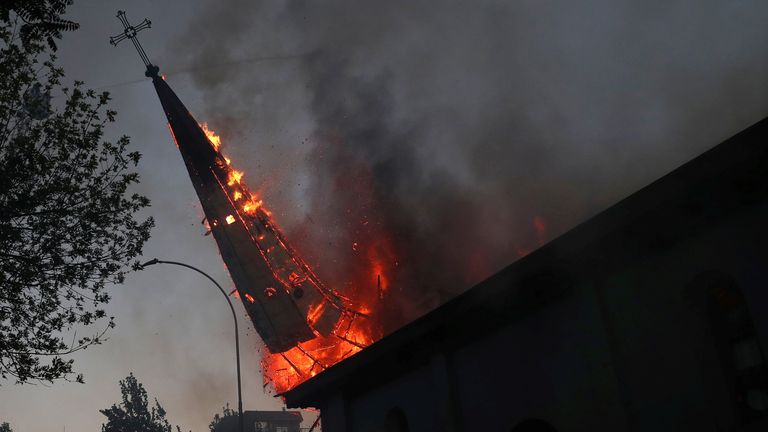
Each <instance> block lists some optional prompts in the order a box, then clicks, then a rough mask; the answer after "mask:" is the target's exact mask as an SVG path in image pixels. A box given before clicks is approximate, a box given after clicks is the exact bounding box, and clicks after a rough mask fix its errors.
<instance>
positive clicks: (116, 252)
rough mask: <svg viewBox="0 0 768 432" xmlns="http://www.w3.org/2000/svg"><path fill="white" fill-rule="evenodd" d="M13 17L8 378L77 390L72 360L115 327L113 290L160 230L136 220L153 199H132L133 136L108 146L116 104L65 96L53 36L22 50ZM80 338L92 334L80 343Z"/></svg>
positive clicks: (5, 189) (6, 245)
mask: <svg viewBox="0 0 768 432" xmlns="http://www.w3.org/2000/svg"><path fill="white" fill-rule="evenodd" d="M14 3H19V2H11V3H10V4H14ZM27 3H29V2H27ZM40 3H41V4H56V5H58V4H61V3H62V2H56V1H51V2H45V1H43V2H40ZM64 3H67V2H64ZM4 5H5V4H4ZM6 8H7V5H5V6H4V9H2V10H0V11H2V12H3V13H5V14H6V15H5V16H0V77H2V79H0V378H3V379H9V378H15V380H16V382H18V383H24V382H27V381H29V380H42V381H49V382H50V381H53V380H55V379H59V378H65V379H71V378H72V375H74V372H73V367H72V366H73V360H72V359H67V357H66V356H67V355H68V354H70V353H72V352H74V351H78V350H81V349H84V348H86V347H88V346H91V345H93V344H97V343H99V342H100V338H101V337H102V336H103V335H104V332H105V331H106V329H108V328H109V327H111V326H113V321H112V318H108V317H107V316H106V313H105V311H104V309H103V307H104V305H105V304H106V303H107V302H108V301H109V295H108V294H107V292H106V286H107V285H108V284H111V283H121V282H123V280H124V278H125V275H126V272H127V271H129V270H130V266H131V263H132V262H133V261H134V260H135V259H136V258H137V257H138V256H139V255H140V253H141V249H142V246H143V244H144V243H145V242H146V240H147V239H148V238H149V232H150V228H151V227H152V225H153V221H152V219H151V218H146V219H144V220H141V218H140V217H139V215H138V213H139V212H140V211H142V209H144V208H146V207H148V206H149V200H148V199H147V198H146V197H144V196H141V195H139V194H136V193H131V187H132V186H133V185H135V184H136V183H138V181H139V177H138V174H137V173H136V172H135V171H134V169H135V167H136V165H137V164H138V162H139V159H140V157H141V156H140V154H139V153H138V152H131V151H129V140H128V138H127V137H125V136H123V137H121V138H119V139H117V140H116V141H115V142H109V141H106V140H104V132H105V127H106V126H107V125H108V124H109V123H112V122H114V120H115V114H116V113H115V112H114V111H112V110H110V109H109V108H108V107H107V105H108V102H109V95H108V94H107V93H101V94H96V93H95V92H94V91H93V90H87V89H84V88H83V83H82V82H77V81H76V82H75V83H74V85H73V86H71V87H63V86H62V83H61V80H62V78H63V71H62V70H61V69H60V68H58V67H56V66H55V58H54V57H53V56H52V54H50V48H49V47H48V45H47V44H45V43H44V41H45V40H46V39H47V38H48V37H49V36H50V35H49V36H46V35H45V34H40V35H37V36H35V35H32V36H28V38H29V39H28V40H25V41H23V42H22V40H21V36H20V34H19V29H20V28H22V29H23V26H24V25H26V24H22V23H21V22H20V21H19V19H18V17H15V15H13V14H10V15H8V13H7V10H6ZM30 10H34V9H30ZM30 13H31V12H30ZM19 14H21V12H19ZM30 16H32V15H30ZM53 18H54V17H53V16H47V18H46V19H49V20H53ZM4 19H6V20H5V21H4ZM54 36H55V35H54ZM51 101H53V103H51ZM134 265H135V263H134ZM94 325H96V326H98V327H96V328H94ZM81 328H85V329H86V330H87V331H88V332H89V335H88V336H86V337H82V335H81V336H80V337H78V336H77V331H78V329H81ZM81 331H82V330H81ZM75 379H76V380H82V376H81V375H75Z"/></svg>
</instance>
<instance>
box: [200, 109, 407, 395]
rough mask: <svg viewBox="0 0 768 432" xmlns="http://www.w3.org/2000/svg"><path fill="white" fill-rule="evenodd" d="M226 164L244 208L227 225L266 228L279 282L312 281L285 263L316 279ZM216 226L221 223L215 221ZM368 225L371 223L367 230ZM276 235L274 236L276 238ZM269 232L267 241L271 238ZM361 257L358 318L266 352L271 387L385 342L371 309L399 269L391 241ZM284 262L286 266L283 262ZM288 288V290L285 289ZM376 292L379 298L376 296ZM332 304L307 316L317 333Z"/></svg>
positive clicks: (363, 249)
mask: <svg viewBox="0 0 768 432" xmlns="http://www.w3.org/2000/svg"><path fill="white" fill-rule="evenodd" d="M200 126H201V128H202V129H203V131H204V132H205V134H206V136H207V137H208V140H209V141H210V142H211V145H212V146H213V147H214V149H216V151H218V150H219V147H220V146H221V138H220V137H219V136H218V135H217V134H216V133H215V132H213V131H212V130H210V129H209V128H208V125H207V124H206V123H201V124H200ZM219 156H220V157H221V160H222V161H224V162H226V165H223V166H221V168H222V169H224V170H225V172H226V173H227V179H226V186H224V184H223V183H222V187H223V188H224V189H225V192H226V193H227V195H228V196H229V197H230V199H231V200H232V202H233V203H234V202H236V201H237V202H238V203H242V204H241V205H240V206H239V208H240V209H241V211H242V213H240V212H239V211H238V214H237V215H229V216H227V217H226V218H225V221H226V223H228V224H231V223H234V222H235V221H236V220H237V219H238V218H236V216H239V219H242V220H244V221H245V220H257V221H260V223H261V224H263V228H266V229H263V230H260V231H259V234H258V235H256V236H255V239H256V240H257V242H258V245H259V247H260V248H261V249H262V253H263V255H264V259H265V260H267V264H268V265H269V266H270V268H271V269H272V272H273V274H274V276H275V279H276V280H277V281H280V282H281V283H283V284H285V286H291V284H293V283H296V281H297V280H301V279H302V278H306V276H302V275H299V274H297V273H296V272H294V271H291V270H290V268H291V267H290V265H284V264H281V262H286V263H293V264H294V265H295V264H301V265H303V266H304V267H302V270H297V271H299V272H304V273H307V272H308V274H309V275H310V277H315V276H314V275H313V274H311V273H312V271H311V270H310V269H309V266H307V265H306V264H303V261H302V260H301V258H300V257H298V256H297V255H296V254H295V251H293V250H292V249H291V248H290V247H289V246H287V244H286V243H285V240H284V237H283V235H282V233H281V232H280V230H279V228H278V227H277V226H276V225H275V223H274V221H273V220H272V219H271V214H272V213H271V212H270V211H269V210H267V209H266V208H265V206H264V203H263V201H262V200H260V199H257V198H255V197H254V196H253V195H252V194H251V192H249V190H248V188H247V186H246V185H245V184H244V182H243V181H242V178H243V172H242V171H237V170H235V169H234V168H232V166H231V161H230V160H229V159H228V158H225V157H224V156H223V155H221V154H220V153H219ZM214 223H215V221H214ZM366 224H367V221H366V222H365V223H364V225H366ZM270 231H271V233H270ZM265 233H266V234H267V237H265ZM353 249H354V251H355V252H357V253H359V254H360V256H361V257H364V261H365V262H367V263H368V264H369V265H370V267H369V269H367V270H366V273H365V274H366V276H363V275H360V276H359V277H356V278H354V279H355V280H356V281H357V283H359V284H361V285H363V289H357V290H355V291H354V292H352V293H350V294H351V295H352V296H353V298H344V297H342V298H343V300H344V301H345V302H348V303H349V304H350V305H352V304H354V305H355V310H356V311H355V313H344V314H342V315H341V318H340V319H339V321H338V322H337V323H336V327H335V328H334V330H333V331H332V332H331V333H332V334H331V335H329V336H322V335H319V334H318V336H317V337H316V338H315V339H312V340H310V341H307V342H304V343H301V344H299V345H298V346H296V347H294V348H293V349H291V350H289V351H286V352H283V353H278V354H272V353H269V352H267V351H266V350H265V351H264V352H263V354H262V358H261V366H262V373H263V375H264V380H265V383H268V384H271V386H272V387H273V388H274V390H275V391H276V392H278V393H282V392H285V391H287V390H290V389H291V388H293V387H295V386H297V385H298V384H300V383H302V382H304V381H305V380H306V379H308V378H310V377H313V376H315V375H316V374H317V373H320V372H321V371H323V370H324V369H326V368H328V367H330V366H332V365H334V364H336V363H338V362H339V361H341V360H343V359H345V358H347V357H349V356H351V355H354V354H355V353H357V352H359V351H361V350H362V349H363V348H365V347H366V346H368V345H370V344H371V343H373V342H374V341H376V340H377V339H379V338H381V336H382V335H381V329H380V326H379V325H378V324H377V323H375V322H374V321H373V320H371V319H366V318H365V316H361V315H359V314H364V315H366V316H367V315H368V314H369V313H370V311H371V310H375V309H376V305H375V303H376V302H378V301H379V300H381V299H382V298H383V296H384V293H385V292H386V291H387V290H388V289H389V281H390V278H389V273H390V272H391V271H392V270H393V267H394V266H396V265H397V262H396V260H395V256H394V252H393V248H392V244H391V243H390V242H389V241H379V242H376V243H374V244H358V243H354V244H353ZM280 260H283V261H280ZM280 289H282V288H280ZM263 290H264V294H265V295H266V296H271V295H274V294H275V293H276V288H275V287H263ZM374 293H375V294H374ZM244 297H245V299H246V300H247V301H248V302H251V303H254V302H255V301H256V300H255V299H254V298H253V297H252V296H251V295H250V294H247V293H246V294H244ZM326 307H327V305H326V303H325V302H322V303H319V304H317V305H314V306H312V307H310V309H309V310H308V313H307V317H306V318H307V323H308V324H309V326H310V327H313V328H314V324H315V322H317V320H318V319H319V318H320V317H321V316H322V314H323V313H324V311H323V309H324V308H326Z"/></svg>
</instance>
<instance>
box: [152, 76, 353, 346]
mask: <svg viewBox="0 0 768 432" xmlns="http://www.w3.org/2000/svg"><path fill="white" fill-rule="evenodd" d="M152 82H153V83H154V86H155V89H156V90H157V94H158V96H159V98H160V102H161V103H162V106H163V110H164V111H165V114H166V116H167V117H168V123H169V126H170V130H171V133H172V135H173V138H174V140H175V141H176V145H177V147H178V148H179V151H180V152H181V155H182V157H183V158H184V163H185V165H186V167H187V171H188V172H189V176H190V178H191V180H192V184H193V185H194V187H195V191H196V192H197V195H198V197H199V198H200V203H201V204H202V208H203V212H204V214H205V218H206V220H207V222H208V226H209V228H210V230H211V232H212V233H213V237H214V238H215V239H216V243H217V244H218V246H219V250H220V252H221V256H222V258H223V259H224V263H225V264H226V266H227V269H228V270H229V273H230V275H231V276H232V280H233V281H234V283H235V286H236V288H237V292H238V294H239V297H240V299H242V302H243V305H244V306H245V309H246V311H247V312H248V315H249V316H250V318H251V320H252V321H253V325H254V327H255V328H256V330H257V331H258V333H259V335H260V336H261V338H262V339H263V340H264V342H265V344H266V345H267V348H268V349H269V351H270V352H272V353H283V352H285V351H288V350H290V349H292V348H294V347H296V346H297V345H299V344H300V343H302V342H306V341H309V340H312V339H315V338H316V337H318V336H325V337H331V336H333V335H334V331H335V330H336V329H337V327H338V325H340V324H342V323H345V325H346V323H348V322H350V321H351V320H354V319H355V317H356V316H357V315H359V314H360V313H358V312H354V311H353V310H352V309H351V308H350V305H349V304H348V301H347V300H346V299H345V298H343V297H342V296H341V295H339V294H338V293H337V292H335V291H334V290H331V289H329V288H326V287H325V286H323V284H322V283H321V282H320V280H319V279H318V278H317V277H316V276H315V274H314V273H313V272H312V270H311V269H310V267H309V266H308V265H307V264H306V263H305V262H304V261H303V260H302V259H301V258H300V257H299V256H298V254H296V253H295V252H294V250H293V249H292V248H291V246H290V245H289V244H288V242H287V241H286V239H285V237H284V236H283V234H282V233H281V231H280V229H279V228H278V227H277V226H276V225H275V224H274V222H273V221H272V220H271V217H270V213H269V212H268V211H267V210H266V209H265V208H264V207H263V205H262V201H261V200H259V199H258V198H257V197H255V196H253V195H252V194H251V192H250V191H249V190H248V188H247V187H246V186H245V184H244V183H243V182H242V175H243V174H242V172H240V171H236V170H235V169H233V168H232V166H231V165H230V163H229V160H228V159H226V158H225V157H224V156H223V155H222V154H221V152H220V151H219V146H220V140H219V139H218V137H217V136H216V135H215V134H213V133H211V131H210V130H209V129H208V127H207V125H205V124H203V125H202V127H201V125H199V124H198V122H197V121H196V120H195V119H194V118H193V117H192V115H191V114H190V113H189V111H187V109H186V107H185V106H184V104H183V103H182V102H181V101H180V100H179V98H178V97H177V96H176V94H175V93H174V92H173V90H171V88H170V87H169V86H168V84H167V83H166V82H165V80H163V79H162V78H160V77H158V76H157V74H154V75H153V76H152ZM206 132H208V134H206ZM209 137H210V138H209Z"/></svg>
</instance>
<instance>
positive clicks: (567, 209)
mask: <svg viewBox="0 0 768 432" xmlns="http://www.w3.org/2000/svg"><path fill="white" fill-rule="evenodd" d="M209 3H210V4H209V6H208V7H207V10H206V13H205V14H204V15H203V16H201V17H200V18H199V21H198V22H197V23H195V25H194V26H193V27H192V28H190V29H189V31H188V32H186V33H185V34H184V35H183V37H181V38H179V39H178V40H177V41H175V42H174V44H173V49H172V50H171V51H172V53H170V57H171V59H170V60H171V63H172V64H179V65H187V66H188V67H189V68H190V69H194V72H192V73H191V78H192V82H193V83H194V85H195V86H196V88H197V89H198V90H199V91H200V92H201V94H202V96H203V100H202V102H201V106H203V107H204V110H205V112H202V113H195V114H196V115H197V116H198V117H199V118H200V119H201V120H207V121H208V122H209V123H210V124H211V125H212V127H213V128H214V129H215V130H217V131H220V132H221V133H222V135H223V136H224V141H225V149H227V151H228V152H229V153H230V154H231V155H232V156H233V160H234V161H235V162H234V163H235V164H236V166H239V167H242V168H244V169H245V171H246V179H247V180H248V183H249V184H251V185H258V189H259V191H260V193H261V194H262V195H263V196H264V197H265V203H268V205H269V206H270V207H271V208H272V209H273V210H274V212H275V218H276V220H277V221H278V223H281V224H282V225H283V226H284V227H285V228H286V229H287V231H288V234H289V236H290V238H291V239H292V241H293V242H294V243H295V246H297V248H298V249H299V250H300V251H301V252H302V253H303V254H304V255H305V256H306V257H307V260H308V261H309V262H311V263H314V264H315V265H316V266H317V271H318V273H319V275H320V276H321V277H323V278H324V279H325V280H326V281H327V283H328V284H329V285H332V286H334V287H337V288H339V289H340V290H342V291H344V290H354V289H358V290H360V289H375V288H376V286H377V284H378V281H377V280H376V278H375V275H372V274H369V273H370V272H368V271H367V270H361V268H363V267H366V266H370V263H371V262H373V261H376V262H378V263H379V265H380V266H381V269H380V270H381V271H380V272H379V274H380V275H383V276H384V277H385V280H384V281H383V282H382V285H383V287H382V288H383V289H385V290H386V294H385V295H386V296H388V298H390V299H392V302H390V303H391V304H390V307H391V309H392V311H397V313H394V315H395V317H394V318H392V321H393V322H394V321H397V322H402V321H404V320H408V319H412V318H413V317H415V316H417V315H419V314H421V313H423V312H424V311H426V310H429V309H430V308H433V307H435V306H437V305H439V304H440V303H441V302H444V301H445V300H446V299H448V298H450V297H451V296H453V295H455V294H456V293H459V292H461V291H462V290H464V289H466V288H468V287H470V286H471V285H472V284H474V283H476V282H478V281H480V280H482V279H483V278H484V277H487V276H489V275H490V274H492V273H493V272H495V271H497V270H499V269H500V268H501V267H503V266H504V265H506V264H509V263H511V262H513V261H514V260H515V259H517V258H518V257H520V256H522V255H524V254H526V253H528V252H530V251H531V250H533V249H535V248H536V247H538V246H540V245H541V244H542V243H543V242H546V241H548V240H551V239H552V238H553V237H555V236H556V235H558V234H560V233H562V232H564V231H565V230H567V229H568V228H570V227H573V226H574V225H575V224H577V223H579V222H581V221H583V220H585V219H586V218H588V217H589V216H591V215H593V214H595V213H597V212H598V211H600V210H602V209H603V208H605V207H606V206H608V205H610V204H611V203H613V202H615V201H617V200H618V199H620V198H622V197H623V196H626V195H627V194H629V193H631V192H632V191H634V190H637V189H638V188H640V187H642V186H643V185H644V184H646V183H648V182H650V181H651V180H654V179H655V178H657V177H659V176H660V175H663V174H664V173H666V172H668V171H669V170H671V169H673V168H674V167H676V166H678V165H679V164H681V163H683V162H685V161H686V160H688V159H690V158H692V157H694V156H696V155H697V154H699V153H700V152H702V151H703V150H705V149H707V148H709V147H711V146H713V145H715V144H717V143H718V142H719V141H720V140H722V139H724V138H726V137H727V136H729V135H731V134H733V133H735V132H737V131H738V130H740V129H742V128H743V127H746V126H747V125H749V124H751V123H753V122H755V121H757V120H759V119H761V118H762V117H763V116H764V115H765V114H766V113H768V97H767V93H766V90H768V86H767V84H766V83H768V80H766V79H765V77H766V76H768V56H766V55H765V53H766V52H768V27H766V26H764V25H763V24H762V23H761V22H762V19H763V18H764V17H765V16H768V4H766V3H764V2H759V1H738V2H715V1H711V2H699V1H681V0H677V1H672V2H664V3H663V5H662V4H659V5H656V6H654V5H650V4H645V3H643V5H642V7H640V6H638V5H639V4H638V3H636V2H616V1H607V0H592V1H588V2H569V1H564V0H562V1H548V2H540V1H517V2H509V1H492V0H480V1H474V2H466V1H454V0H449V1H444V2H434V1H426V0H408V1H389V2H381V1H370V0H362V1H360V0H358V1H343V0H327V1H323V2H309V1H298V0H289V1H281V2H266V1H247V2H245V1H242V2H228V3H227V4H226V5H222V4H221V2H219V1H213V0H210V1H209ZM577 3H578V4H577ZM259 59H265V61H258V60H259ZM250 60H253V61H250ZM233 62H235V63H234V64H233V65H231V66H221V67H216V65H226V64H232V63H233ZM206 65H207V66H211V67H203V66H206ZM366 284H368V286H361V285H366ZM392 325H393V326H394V325H396V324H392Z"/></svg>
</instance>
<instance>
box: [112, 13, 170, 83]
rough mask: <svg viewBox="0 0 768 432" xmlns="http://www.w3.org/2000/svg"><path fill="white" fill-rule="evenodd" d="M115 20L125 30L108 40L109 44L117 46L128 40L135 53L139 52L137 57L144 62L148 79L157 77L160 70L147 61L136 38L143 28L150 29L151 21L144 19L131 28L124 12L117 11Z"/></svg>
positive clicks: (145, 54) (147, 58)
mask: <svg viewBox="0 0 768 432" xmlns="http://www.w3.org/2000/svg"><path fill="white" fill-rule="evenodd" d="M117 19H119V20H120V22H121V23H122V24H123V28H125V30H124V31H123V32H122V33H120V34H119V35H117V36H112V37H111V38H109V43H110V44H112V45H114V46H117V44H119V43H120V42H122V41H124V40H125V39H130V40H131V42H133V46H134V47H136V51H138V52H139V57H141V61H143V62H144V66H146V67H147V71H146V72H145V75H146V76H148V77H150V78H155V77H157V73H158V72H159V71H160V68H159V67H157V66H155V65H153V64H152V62H150V61H149V57H147V53H146V52H144V48H142V46H141V44H140V43H139V39H138V38H137V37H136V36H137V34H138V33H139V32H140V31H142V30H144V29H145V28H150V27H152V21H150V20H148V19H146V18H144V21H142V22H141V23H140V24H139V25H137V26H132V25H131V23H129V22H128V18H126V17H125V11H117Z"/></svg>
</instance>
